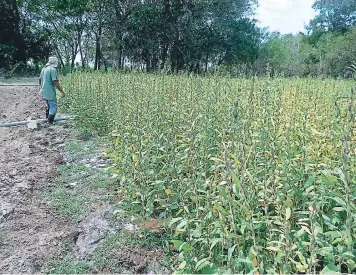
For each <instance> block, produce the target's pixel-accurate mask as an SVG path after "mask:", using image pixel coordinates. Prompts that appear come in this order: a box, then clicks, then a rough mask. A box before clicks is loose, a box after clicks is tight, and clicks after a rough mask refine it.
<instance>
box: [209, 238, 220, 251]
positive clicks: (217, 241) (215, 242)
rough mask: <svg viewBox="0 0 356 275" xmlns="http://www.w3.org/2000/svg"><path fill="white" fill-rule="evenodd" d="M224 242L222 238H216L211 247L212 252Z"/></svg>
mask: <svg viewBox="0 0 356 275" xmlns="http://www.w3.org/2000/svg"><path fill="white" fill-rule="evenodd" d="M221 242H223V239H222V238H215V239H212V240H211V245H210V250H212V249H213V248H214V246H215V245H216V244H218V243H221Z"/></svg>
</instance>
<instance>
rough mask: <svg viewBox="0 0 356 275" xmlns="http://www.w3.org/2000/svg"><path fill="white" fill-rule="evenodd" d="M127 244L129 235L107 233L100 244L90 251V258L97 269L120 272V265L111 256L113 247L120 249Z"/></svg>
mask: <svg viewBox="0 0 356 275" xmlns="http://www.w3.org/2000/svg"><path fill="white" fill-rule="evenodd" d="M128 244H129V236H128V235H126V234H125V233H123V232H121V233H119V234H115V235H108V236H107V237H106V238H105V240H104V241H103V242H102V243H101V245H100V246H99V247H98V248H97V249H96V250H95V251H94V252H93V253H92V255H91V256H90V260H91V261H93V262H94V265H95V268H96V269H98V270H103V269H109V270H110V271H111V272H122V267H121V266H120V264H118V261H117V259H115V258H113V257H111V252H112V251H113V250H114V249H120V248H121V247H124V246H126V245H128Z"/></svg>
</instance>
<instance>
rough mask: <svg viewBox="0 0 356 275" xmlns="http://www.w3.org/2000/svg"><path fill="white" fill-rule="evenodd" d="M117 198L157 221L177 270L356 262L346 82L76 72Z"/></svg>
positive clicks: (84, 119) (76, 94)
mask: <svg viewBox="0 0 356 275" xmlns="http://www.w3.org/2000/svg"><path fill="white" fill-rule="evenodd" d="M63 81H64V88H65V90H66V91H67V94H68V96H67V100H66V101H65V102H64V103H65V107H66V110H67V111H68V112H69V113H71V114H73V115H76V121H77V122H78V126H79V127H80V129H81V130H82V131H83V132H85V133H88V134H93V133H94V134H99V135H101V136H104V137H106V138H107V139H108V141H109V144H110V150H109V151H108V152H107V153H108V156H109V157H110V158H111V159H112V165H111V166H112V167H111V168H110V169H111V170H110V171H111V173H112V174H113V176H114V177H116V185H117V189H118V190H119V191H118V196H122V197H123V200H122V202H121V203H122V207H123V208H124V209H125V210H127V211H128V213H131V214H132V215H136V216H139V217H145V218H147V219H149V218H155V219H159V220H161V221H162V222H163V223H164V226H165V232H166V233H165V234H168V235H169V238H170V240H171V241H170V243H167V248H168V250H169V251H170V253H172V254H174V255H177V259H178V263H177V269H178V272H181V273H205V274H207V273H212V272H220V273H251V274H267V273H279V274H291V273H319V272H323V273H330V272H349V273H352V272H353V273H354V272H355V271H356V259H355V256H356V239H355V237H356V236H355V233H356V230H355V228H356V211H355V210H356V209H355V202H356V196H355V194H356V193H355V191H356V157H355V154H356V143H355V142H356V137H355V129H354V126H355V103H354V100H355V99H354V97H355V94H354V92H353V89H352V85H353V84H354V83H355V82H353V81H336V80H321V79H298V78H295V79H279V78H276V79H274V78H267V77H266V78H254V79H247V78H227V77H195V76H194V77H192V76H183V75H181V76H170V75H148V74H139V73H134V74H123V73H111V72H109V73H106V74H100V73H74V74H70V75H69V76H67V77H65V78H64V79H63Z"/></svg>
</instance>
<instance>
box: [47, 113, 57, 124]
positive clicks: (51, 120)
mask: <svg viewBox="0 0 356 275" xmlns="http://www.w3.org/2000/svg"><path fill="white" fill-rule="evenodd" d="M55 116H56V115H51V114H48V122H49V123H50V124H53V121H54V117H55Z"/></svg>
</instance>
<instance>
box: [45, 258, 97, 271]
mask: <svg viewBox="0 0 356 275" xmlns="http://www.w3.org/2000/svg"><path fill="white" fill-rule="evenodd" d="M91 269H92V264H91V263H89V262H85V261H76V260H74V259H72V258H69V257H66V258H64V259H61V260H52V261H50V262H48V263H46V264H45V266H44V267H43V272H44V273H46V274H89V273H90V270H91Z"/></svg>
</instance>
